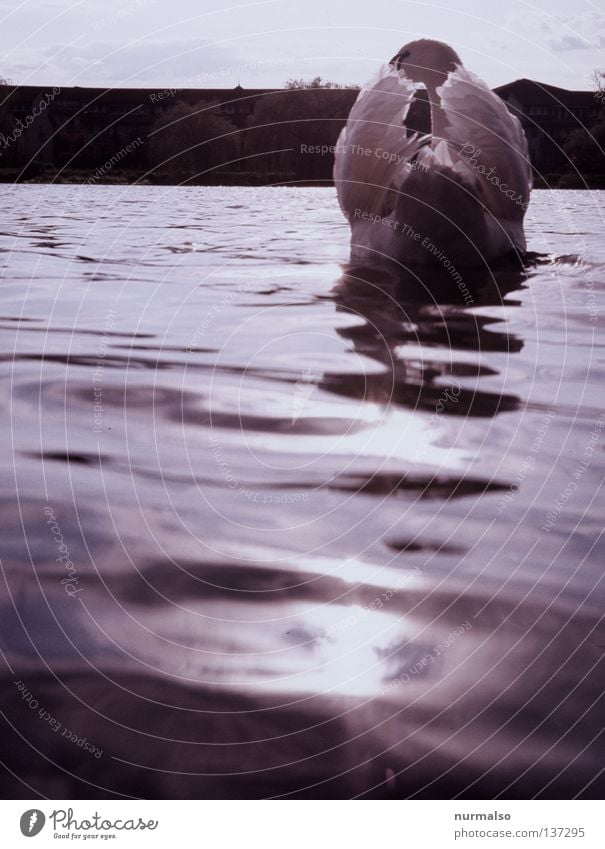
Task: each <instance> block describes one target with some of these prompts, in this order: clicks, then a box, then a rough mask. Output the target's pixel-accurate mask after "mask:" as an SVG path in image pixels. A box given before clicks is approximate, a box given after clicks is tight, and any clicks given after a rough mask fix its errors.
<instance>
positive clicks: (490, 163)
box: [438, 67, 532, 220]
mask: <svg viewBox="0 0 605 849" xmlns="http://www.w3.org/2000/svg"><path fill="white" fill-rule="evenodd" d="M438 91H439V93H440V95H441V107H442V109H443V111H444V112H445V114H446V118H447V125H448V126H447V129H446V134H447V143H448V146H449V148H450V152H451V153H452V154H453V155H454V157H455V156H456V154H458V155H459V156H460V161H461V165H462V166H463V168H464V166H468V167H467V176H468V178H469V179H470V180H471V181H472V183H473V185H474V186H475V188H476V191H477V194H478V196H479V198H480V200H481V201H482V202H483V203H484V204H485V206H486V208H487V209H488V210H489V211H490V212H492V213H493V214H494V215H495V216H496V217H497V218H499V219H505V220H510V219H513V220H514V219H518V220H522V218H523V215H524V213H525V210H526V209H527V203H528V201H529V193H530V190H531V187H532V172H531V167H530V163H529V154H528V150H527V139H526V138H525V133H524V132H523V128H522V127H521V124H520V122H519V121H518V119H517V118H515V116H514V115H511V113H510V112H509V111H508V109H507V108H506V105H505V104H504V102H503V101H502V100H501V99H500V98H499V97H498V95H497V94H494V92H493V91H491V89H490V88H488V86H487V85H486V84H485V83H484V82H483V80H481V79H480V78H479V77H477V76H475V74H472V73H471V72H470V71H467V70H466V68H462V67H460V68H458V69H457V70H456V71H453V72H452V73H451V74H450V75H449V77H448V79H447V80H446V82H445V83H444V84H443V86H442V87H441V89H440V90H438ZM456 170H457V171H459V172H460V171H462V169H461V168H460V167H459V168H457V169H456Z"/></svg>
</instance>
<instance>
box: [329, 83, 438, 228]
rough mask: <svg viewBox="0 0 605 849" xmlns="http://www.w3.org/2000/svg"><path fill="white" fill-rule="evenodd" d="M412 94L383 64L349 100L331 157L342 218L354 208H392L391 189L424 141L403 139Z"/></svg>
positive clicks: (408, 85) (410, 86)
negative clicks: (350, 102) (341, 128)
mask: <svg viewBox="0 0 605 849" xmlns="http://www.w3.org/2000/svg"><path fill="white" fill-rule="evenodd" d="M414 92H415V86H414V84H413V83H412V82H411V81H410V80H409V79H407V78H406V77H404V76H401V77H400V75H399V73H398V72H397V71H394V70H392V69H391V68H389V67H388V66H384V67H383V68H382V69H381V71H380V72H379V74H378V78H377V79H376V80H374V81H373V82H371V83H369V84H368V86H367V87H366V88H364V89H363V90H362V91H361V92H360V94H359V97H358V98H357V100H356V101H355V103H354V105H353V108H352V109H351V112H350V114H349V117H348V120H347V123H346V126H345V127H344V129H343V130H342V132H341V134H340V137H339V139H338V143H337V145H336V153H335V159H334V182H335V185H336V191H337V194H338V200H339V202H340V206H341V209H342V211H343V212H344V214H345V215H346V216H347V218H349V219H351V218H352V217H354V215H355V210H362V211H363V212H371V213H378V214H381V215H386V214H388V212H389V211H390V207H392V206H393V203H389V202H388V196H389V191H390V189H391V187H392V186H395V187H397V188H399V186H400V184H401V180H402V177H403V175H404V174H405V170H406V167H405V163H406V162H409V160H410V159H411V158H412V156H414V154H415V153H416V152H417V151H418V149H419V148H420V147H421V146H422V145H423V144H424V143H425V141H426V139H425V138H424V137H420V136H418V135H417V134H415V135H413V136H407V131H406V129H405V127H404V126H403V122H404V121H405V118H406V116H407V113H408V110H409V108H410V104H411V102H412V99H413V97H414Z"/></svg>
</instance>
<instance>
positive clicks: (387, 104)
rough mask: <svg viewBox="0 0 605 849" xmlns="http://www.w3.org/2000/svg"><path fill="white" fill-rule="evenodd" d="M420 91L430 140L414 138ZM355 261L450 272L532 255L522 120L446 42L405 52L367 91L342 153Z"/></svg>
mask: <svg viewBox="0 0 605 849" xmlns="http://www.w3.org/2000/svg"><path fill="white" fill-rule="evenodd" d="M418 84H423V85H424V87H425V88H426V90H427V95H428V99H429V102H430V109H431V131H432V132H431V135H425V136H421V135H419V134H417V133H414V134H411V135H408V133H407V131H406V129H405V127H403V122H404V121H405V118H406V115H407V113H408V110H409V107H410V104H411V102H412V99H413V97H414V92H415V90H416V88H418ZM334 181H335V184H336V189H337V192H338V199H339V202H340V205H341V208H342V210H343V212H344V213H345V215H346V216H347V218H348V220H349V223H350V225H351V253H352V257H353V258H355V259H361V260H370V261H372V262H374V261H376V260H378V259H380V258H387V259H388V258H391V259H394V260H396V261H398V262H402V263H407V264H415V265H416V264H420V265H426V264H434V263H440V264H442V265H444V266H445V267H448V264H449V265H451V266H459V267H462V266H471V265H479V264H482V263H484V262H488V263H489V262H491V261H493V260H495V259H498V258H499V257H503V256H505V255H506V254H509V253H511V252H513V251H517V252H520V253H522V252H524V251H525V248H526V245H525V235H524V233H523V217H524V215H525V211H526V209H527V204H528V202H529V193H530V190H531V186H532V178H531V168H530V164H529V158H528V152H527V141H526V139H525V135H524V133H523V129H522V128H521V124H520V123H519V121H518V120H517V119H516V118H515V117H514V116H513V115H511V114H510V112H509V111H508V109H507V108H506V106H505V105H504V103H503V102H502V100H500V98H499V97H498V96H497V95H495V94H494V93H493V92H492V91H491V90H490V89H489V88H488V86H487V85H486V84H485V83H484V82H483V81H482V80H480V79H479V78H478V77H476V76H475V75H474V74H472V73H470V71H467V70H466V69H465V68H464V67H463V65H462V62H461V61H460V58H459V57H458V55H457V53H456V52H455V51H454V50H453V49H452V48H451V47H449V46H448V45H447V44H443V43H442V42H439V41H431V40H429V39H421V40H419V41H413V42H411V43H410V44H407V45H405V46H404V47H402V48H401V50H400V51H399V52H398V53H397V54H396V56H394V57H393V59H391V61H390V62H389V63H388V64H386V65H384V66H383V67H382V69H381V71H380V73H379V75H378V79H377V80H375V81H373V82H372V83H370V84H369V85H368V86H367V87H366V88H365V89H363V90H362V91H361V92H360V94H359V97H358V98H357V100H356V102H355V104H354V106H353V108H352V110H351V113H350V115H349V118H348V120H347V124H346V126H345V128H344V129H343V131H342V133H341V135H340V138H339V140H338V144H337V145H336V154H335V165H334Z"/></svg>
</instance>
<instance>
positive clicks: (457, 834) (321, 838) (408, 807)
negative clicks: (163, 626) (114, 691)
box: [0, 799, 605, 849]
mask: <svg viewBox="0 0 605 849" xmlns="http://www.w3.org/2000/svg"><path fill="white" fill-rule="evenodd" d="M0 818H1V822H2V831H1V837H0V845H1V846H2V847H3V849H7V847H10V849H13V847H25V846H31V847H40V849H42V847H46V846H50V845H53V846H55V847H56V846H61V845H63V846H65V845H67V844H68V843H70V844H77V845H83V844H84V845H95V846H98V847H99V846H101V845H106V846H107V845H109V846H115V847H116V849H117V847H119V849H128V847H130V846H132V847H142V846H145V847H156V846H158V847H164V849H177V847H178V849H188V847H196V849H199V847H209V849H210V848H211V849H214V847H216V849H219V847H220V849H315V847H317V849H324V847H330V846H339V847H346V849H368V847H369V846H381V845H382V846H384V847H385V849H399V847H401V849H408V847H414V848H416V847H422V848H423V849H432V847H436V849H437V847H438V849H444V847H446V848H447V847H460V849H462V847H466V849H471V847H476V849H479V847H481V849H483V847H486V846H493V847H494V849H496V847H498V849H504V847H516V849H531V847H536V849H537V847H540V846H543V847H549V849H555V847H566V849H603V847H605V827H604V824H603V805H602V803H601V802H598V801H560V800H553V801H495V802H491V801H485V800H481V801H466V800H465V801H463V802H459V801H414V800H402V801H399V802H398V801H361V800H356V801H319V800H317V801H313V800H310V801H309V800H304V801H303V800H300V801H298V800H275V801H196V800H193V801H177V800H152V801H146V800H142V801H130V800H129V801H114V800H111V801H103V800H101V801H95V800H75V801H65V800H63V801H41V800H31V799H30V800H23V801H14V800H11V801H3V802H0Z"/></svg>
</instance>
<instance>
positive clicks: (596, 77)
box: [591, 68, 605, 100]
mask: <svg viewBox="0 0 605 849" xmlns="http://www.w3.org/2000/svg"><path fill="white" fill-rule="evenodd" d="M591 79H592V82H593V85H594V88H595V94H596V96H597V97H599V99H601V100H602V99H603V97H605V71H601V70H599V69H598V68H595V70H594V71H593V72H592V76H591Z"/></svg>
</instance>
